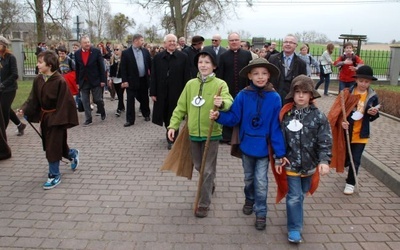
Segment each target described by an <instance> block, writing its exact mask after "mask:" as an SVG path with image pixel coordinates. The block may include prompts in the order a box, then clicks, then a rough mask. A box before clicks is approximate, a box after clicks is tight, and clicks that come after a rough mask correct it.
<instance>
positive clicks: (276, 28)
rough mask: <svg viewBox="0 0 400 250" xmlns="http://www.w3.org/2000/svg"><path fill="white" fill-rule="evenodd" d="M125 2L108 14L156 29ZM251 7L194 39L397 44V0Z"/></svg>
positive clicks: (294, 1)
mask: <svg viewBox="0 0 400 250" xmlns="http://www.w3.org/2000/svg"><path fill="white" fill-rule="evenodd" d="M126 2H127V0H110V3H111V9H112V10H111V11H112V13H113V14H116V13H117V12H121V13H124V14H125V15H129V16H130V17H132V18H134V20H135V22H136V23H137V24H140V23H141V24H143V25H144V26H145V27H148V26H150V25H151V24H155V25H159V19H158V18H157V17H152V18H150V17H149V15H148V14H147V13H146V11H145V10H141V9H139V8H138V7H135V6H132V5H127V4H126ZM240 2H243V1H240ZM349 2H351V3H350V4H349ZM253 3H254V6H253V7H246V6H245V5H244V4H240V5H239V6H238V8H237V12H238V15H239V19H232V20H227V21H226V22H225V23H224V24H220V25H219V27H217V26H216V27H215V29H209V30H201V31H198V32H197V34H195V35H202V36H204V37H205V38H211V36H212V35H213V34H215V33H219V34H221V36H222V37H223V38H226V37H227V32H228V31H229V30H232V31H236V30H245V31H248V32H249V33H250V35H251V36H252V37H256V36H263V37H266V38H267V39H269V38H283V37H284V36H285V35H286V34H288V33H296V32H302V31H312V30H314V31H316V32H318V33H322V34H325V35H327V36H328V39H329V40H339V39H338V37H339V35H340V34H356V35H367V38H368V41H369V42H384V43H389V42H391V41H392V40H393V39H396V41H400V0H398V1H397V0H393V1H385V0H372V1H371V0H337V1H331V0H291V1H290V0H281V1H278V0H254V1H253ZM277 3H279V4H277ZM138 10H139V11H138ZM239 10H240V11H239ZM138 12H139V13H138Z"/></svg>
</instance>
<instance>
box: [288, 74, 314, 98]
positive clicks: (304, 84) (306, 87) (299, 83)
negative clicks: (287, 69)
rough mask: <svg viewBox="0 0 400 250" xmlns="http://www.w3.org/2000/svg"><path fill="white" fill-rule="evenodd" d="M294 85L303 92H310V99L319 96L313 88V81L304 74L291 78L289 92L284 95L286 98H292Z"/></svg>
mask: <svg viewBox="0 0 400 250" xmlns="http://www.w3.org/2000/svg"><path fill="white" fill-rule="evenodd" d="M296 87H298V89H300V90H302V91H304V92H310V93H311V94H312V99H316V98H319V97H321V95H320V94H319V93H318V91H316V90H315V88H314V81H313V80H312V79H311V78H310V77H308V76H306V75H299V76H296V77H295V78H294V79H293V81H292V84H291V85H290V91H289V94H287V96H286V97H285V99H286V100H287V99H293V97H294V91H295V88H296Z"/></svg>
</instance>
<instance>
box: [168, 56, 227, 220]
mask: <svg viewBox="0 0 400 250" xmlns="http://www.w3.org/2000/svg"><path fill="white" fill-rule="evenodd" d="M194 63H195V65H197V67H198V69H199V73H198V74H197V78H193V79H191V80H189V81H188V82H187V84H186V85H185V88H184V89H183V91H182V93H181V95H180V97H179V99H178V103H177V106H176V108H175V110H174V112H173V114H172V117H171V120H170V124H169V126H168V139H169V140H171V141H174V139H175V138H174V137H175V131H176V130H178V129H179V126H180V123H181V121H182V119H183V118H184V117H185V116H187V120H188V130H189V137H190V142H191V143H190V147H191V153H192V158H193V164H194V167H195V169H196V170H198V171H199V170H200V166H201V163H202V162H201V161H202V156H203V152H204V146H205V143H206V140H207V134H208V131H209V128H210V119H209V112H210V110H211V109H213V107H214V104H215V105H216V106H218V107H219V109H220V110H229V108H230V107H231V105H232V102H233V98H232V96H231V95H230V94H229V88H228V85H227V84H226V82H225V81H223V80H221V79H219V78H217V77H216V76H215V73H214V71H215V70H216V68H217V64H216V60H215V58H214V57H213V56H212V55H211V54H209V53H208V52H205V51H201V52H199V53H198V54H197V55H196V57H195V58H194ZM220 87H222V90H221V95H220V96H219V97H215V95H216V94H217V92H218V89H219V88H220ZM214 98H215V99H216V101H215V102H214ZM221 139H222V126H221V125H219V124H217V123H214V125H213V130H212V134H211V138H210V144H209V151H208V155H207V159H206V162H205V164H204V173H203V183H202V186H201V191H200V200H199V207H198V208H197V209H196V213H195V215H196V217H199V218H203V217H206V216H207V215H208V210H209V206H210V203H211V196H212V193H213V191H214V190H215V185H214V179H215V175H216V166H217V155H218V146H219V140H221Z"/></svg>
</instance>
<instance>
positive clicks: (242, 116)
mask: <svg viewBox="0 0 400 250" xmlns="http://www.w3.org/2000/svg"><path fill="white" fill-rule="evenodd" d="M279 74H280V72H279V69H278V68H277V67H276V66H274V65H273V64H270V63H269V62H268V61H267V60H266V59H264V58H257V59H254V60H252V61H250V63H249V64H248V65H247V66H246V67H244V68H243V69H242V70H241V71H240V73H239V75H240V76H242V77H248V78H249V79H250V86H248V87H246V88H244V89H243V90H242V91H240V92H239V94H238V95H237V96H236V98H235V100H234V102H233V104H232V107H231V109H230V110H229V111H226V112H224V111H215V112H214V111H210V118H211V119H215V120H216V121H217V122H218V123H220V124H222V125H225V126H229V127H234V126H239V140H240V144H239V148H240V150H241V151H242V164H243V169H244V183H245V187H244V194H245V197H246V200H245V204H244V206H243V213H244V214H246V215H250V214H252V213H253V211H254V212H255V214H256V222H255V227H256V229H258V230H264V229H265V227H266V216H267V193H268V177H267V173H268V164H269V155H270V154H272V152H270V151H269V148H268V146H272V148H273V151H274V153H275V161H276V162H277V164H278V165H281V163H283V161H282V158H283V157H284V156H285V154H286V151H285V143H284V140H283V134H282V131H281V129H280V125H279V111H280V109H281V98H280V96H279V94H278V93H277V92H276V91H275V90H274V89H273V86H272V83H270V82H269V79H270V78H271V77H278V76H279ZM215 100H218V97H216V98H215Z"/></svg>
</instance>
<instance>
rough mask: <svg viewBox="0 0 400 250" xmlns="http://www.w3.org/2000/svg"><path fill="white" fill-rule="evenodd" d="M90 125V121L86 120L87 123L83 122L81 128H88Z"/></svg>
mask: <svg viewBox="0 0 400 250" xmlns="http://www.w3.org/2000/svg"><path fill="white" fill-rule="evenodd" d="M91 124H92V121H91V120H87V121H85V122H84V123H83V126H84V127H88V126H90V125H91Z"/></svg>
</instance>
